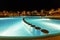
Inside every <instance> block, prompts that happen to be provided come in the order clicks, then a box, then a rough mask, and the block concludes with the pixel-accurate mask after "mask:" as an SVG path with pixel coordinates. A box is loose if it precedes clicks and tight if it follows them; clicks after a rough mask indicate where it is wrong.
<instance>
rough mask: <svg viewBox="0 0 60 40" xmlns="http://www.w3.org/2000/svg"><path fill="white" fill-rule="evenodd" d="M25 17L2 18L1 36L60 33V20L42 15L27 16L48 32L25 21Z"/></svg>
mask: <svg viewBox="0 0 60 40" xmlns="http://www.w3.org/2000/svg"><path fill="white" fill-rule="evenodd" d="M23 18H24V17H6V18H0V36H30V37H31V36H32V37H34V36H46V35H50V34H57V33H60V20H56V19H48V18H47V19H46V18H41V17H37V18H36V17H33V18H32V17H31V18H27V17H25V20H26V21H27V22H29V23H31V24H33V25H35V26H37V27H40V28H41V29H46V30H48V31H49V33H48V34H45V33H43V32H41V30H36V29H35V28H33V27H30V25H28V24H26V23H25V22H24V21H23Z"/></svg>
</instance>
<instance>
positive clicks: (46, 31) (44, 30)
mask: <svg viewBox="0 0 60 40" xmlns="http://www.w3.org/2000/svg"><path fill="white" fill-rule="evenodd" d="M23 21H24V22H25V23H26V24H28V25H31V27H33V28H35V29H37V30H40V31H41V32H43V33H45V34H48V33H49V31H48V30H46V29H41V28H40V27H36V26H35V25H32V24H30V23H28V22H27V21H26V20H25V18H23Z"/></svg>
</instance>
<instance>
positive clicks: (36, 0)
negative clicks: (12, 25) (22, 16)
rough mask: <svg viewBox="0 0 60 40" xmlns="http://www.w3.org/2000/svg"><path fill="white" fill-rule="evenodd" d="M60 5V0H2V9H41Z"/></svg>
mask: <svg viewBox="0 0 60 40" xmlns="http://www.w3.org/2000/svg"><path fill="white" fill-rule="evenodd" d="M59 7H60V1H58V0H33V1H32V0H26V1H25V0H13V1H12V0H0V10H8V11H9V10H11V11H21V10H29V11H31V10H41V9H45V10H46V9H47V10H50V9H52V8H54V9H57V8H59Z"/></svg>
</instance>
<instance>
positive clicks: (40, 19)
mask: <svg viewBox="0 0 60 40" xmlns="http://www.w3.org/2000/svg"><path fill="white" fill-rule="evenodd" d="M37 20H38V21H40V20H42V21H43V20H47V21H50V20H51V19H35V20H31V21H37Z"/></svg>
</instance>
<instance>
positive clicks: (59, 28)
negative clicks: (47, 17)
mask: <svg viewBox="0 0 60 40" xmlns="http://www.w3.org/2000/svg"><path fill="white" fill-rule="evenodd" d="M43 23H44V24H45V25H48V26H50V27H51V28H52V29H57V30H60V25H59V24H53V23H48V22H43Z"/></svg>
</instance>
